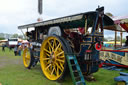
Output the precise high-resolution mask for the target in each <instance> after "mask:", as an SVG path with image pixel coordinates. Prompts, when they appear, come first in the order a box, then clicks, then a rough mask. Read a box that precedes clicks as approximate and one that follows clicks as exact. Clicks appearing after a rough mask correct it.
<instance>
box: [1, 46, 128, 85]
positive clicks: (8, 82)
mask: <svg viewBox="0 0 128 85" xmlns="http://www.w3.org/2000/svg"><path fill="white" fill-rule="evenodd" d="M125 72H128V71H127V70H125ZM93 75H94V77H95V78H96V81H95V82H87V81H86V84H87V85H116V82H115V81H114V77H116V76H119V71H109V70H105V69H99V71H98V72H96V73H94V74H93ZM0 83H2V85H73V84H72V80H71V77H70V74H67V75H66V77H65V79H64V81H63V82H62V83H58V82H55V81H50V80H48V79H47V78H45V77H44V76H43V73H42V70H41V68H40V64H38V65H37V66H36V67H34V68H32V69H31V70H28V69H26V68H24V66H23V63H22V57H21V56H14V53H13V51H9V49H7V48H6V50H5V52H2V51H1V47H0Z"/></svg>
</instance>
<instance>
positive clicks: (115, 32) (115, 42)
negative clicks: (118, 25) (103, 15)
mask: <svg viewBox="0 0 128 85" xmlns="http://www.w3.org/2000/svg"><path fill="white" fill-rule="evenodd" d="M116 36H117V31H115V49H116V40H117V38H116Z"/></svg>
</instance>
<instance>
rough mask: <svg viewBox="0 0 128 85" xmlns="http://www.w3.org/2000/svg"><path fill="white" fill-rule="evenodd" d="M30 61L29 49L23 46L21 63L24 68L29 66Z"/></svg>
mask: <svg viewBox="0 0 128 85" xmlns="http://www.w3.org/2000/svg"><path fill="white" fill-rule="evenodd" d="M30 62H31V55H30V50H29V49H28V48H25V49H24V51H23V64H24V66H25V67H26V68H30Z"/></svg>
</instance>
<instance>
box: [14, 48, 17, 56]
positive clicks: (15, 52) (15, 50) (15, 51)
mask: <svg viewBox="0 0 128 85" xmlns="http://www.w3.org/2000/svg"><path fill="white" fill-rule="evenodd" d="M14 54H15V56H17V46H15V47H14Z"/></svg>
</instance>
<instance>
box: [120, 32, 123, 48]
mask: <svg viewBox="0 0 128 85" xmlns="http://www.w3.org/2000/svg"><path fill="white" fill-rule="evenodd" d="M120 36H121V38H120V39H121V40H120V44H121V47H122V37H123V33H122V32H120Z"/></svg>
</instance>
